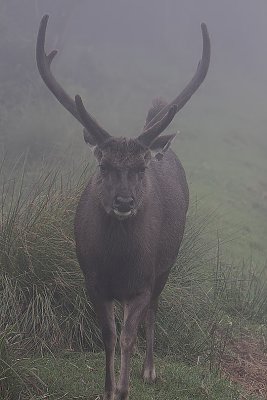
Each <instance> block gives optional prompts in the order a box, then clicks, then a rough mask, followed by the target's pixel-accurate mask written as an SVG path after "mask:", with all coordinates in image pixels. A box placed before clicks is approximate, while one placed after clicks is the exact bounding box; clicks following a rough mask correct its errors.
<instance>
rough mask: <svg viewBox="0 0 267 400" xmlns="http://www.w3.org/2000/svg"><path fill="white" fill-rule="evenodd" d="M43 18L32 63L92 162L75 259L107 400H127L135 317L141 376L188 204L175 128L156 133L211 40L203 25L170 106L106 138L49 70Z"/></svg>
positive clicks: (149, 368)
mask: <svg viewBox="0 0 267 400" xmlns="http://www.w3.org/2000/svg"><path fill="white" fill-rule="evenodd" d="M47 22H48V16H47V15H45V16H44V17H43V19H42V21H41V24H40V28H39V33H38V38H37V47H36V51H37V65H38V69H39V72H40V74H41V77H42V79H43V80H44V82H45V84H46V85H47V86H48V88H49V89H50V91H51V92H52V93H53V94H54V95H55V97H56V98H57V100H58V101H59V102H60V103H61V104H62V105H63V106H64V107H65V108H66V109H67V110H68V111H69V112H70V113H71V114H72V115H73V116H74V117H75V118H76V119H77V120H78V121H79V122H80V123H81V125H82V126H83V127H84V139H85V142H86V143H88V144H89V145H90V146H91V148H92V150H93V153H94V155H95V157H96V159H97V162H98V168H97V170H96V172H95V173H94V174H93V175H92V176H91V179H90V180H89V182H88V185H87V186H86V188H85V190H84V192H83V194H82V196H81V198H80V201H79V204H78V207H77V212H76V217H75V239H76V248H77V257H78V260H79V263H80V266H81V269H82V271H83V274H84V278H85V284H86V288H87V291H88V296H89V299H90V301H91V302H92V304H93V306H94V309H95V312H96V314H97V317H98V320H99V324H100V327H101V330H102V337H103V343H104V347H105V355H106V376H105V393H104V399H105V400H114V399H115V400H126V399H128V391H129V374H130V357H131V353H132V350H133V347H134V343H135V340H136V336H137V330H138V327H139V325H140V323H141V321H144V322H145V328H146V342H147V349H146V355H145V360H144V364H143V371H142V375H143V378H144V380H145V381H147V382H153V381H155V379H156V372H155V366H154V361H153V345H154V326H155V314H156V310H157V306H158V299H159V295H160V293H161V291H162V289H163V288H164V285H165V283H166V281H167V278H168V275H169V272H170V269H171V267H172V265H173V264H174V262H175V260H176V257H177V254H178V251H179V247H180V244H181V241H182V238H183V233H184V227H185V220H186V213H187V209H188V200H189V195H188V186H187V182H186V177H185V172H184V169H183V167H182V165H181V163H180V161H179V160H178V159H177V157H176V155H175V154H174V152H173V151H172V150H171V149H170V144H171V142H172V140H173V139H174V137H175V134H168V135H163V136H160V134H161V133H162V132H163V131H164V129H166V128H167V126H168V125H169V124H170V122H171V121H172V119H173V118H174V116H175V114H176V113H177V112H178V111H179V110H180V109H181V108H182V107H183V106H184V105H185V104H186V102H187V101H188V100H189V99H190V97H191V96H192V94H193V93H194V92H195V91H196V90H197V89H198V87H199V86H200V84H201V83H202V82H203V80H204V79H205V77H206V74H207V71H208V67H209V61H210V40H209V35H208V31H207V27H206V25H205V24H202V25H201V29H202V38H203V51H202V59H201V61H200V63H199V65H198V68H197V71H196V73H195V75H194V77H193V78H192V80H191V81H190V82H189V84H188V85H187V86H186V87H185V89H184V90H183V91H182V92H181V93H180V94H179V96H178V97H176V98H175V99H174V100H173V101H172V102H170V103H169V104H167V103H164V102H163V101H160V100H157V101H155V102H154V104H153V106H152V108H151V109H150V110H149V112H148V115H147V119H146V123H145V127H144V129H143V131H142V132H141V134H140V135H139V136H138V137H136V138H132V139H130V138H117V137H113V136H111V135H110V134H109V133H108V132H107V131H106V130H105V129H103V128H102V127H101V126H100V125H99V124H98V123H97V121H96V120H95V119H94V118H93V117H92V116H91V115H90V114H89V113H88V112H87V111H86V109H85V107H84V105H83V102H82V100H81V97H80V96H76V97H75V99H72V98H71V97H70V96H69V95H68V94H67V93H66V92H65V90H64V89H63V88H62V87H61V86H60V85H59V83H58V82H57V81H56V80H55V78H54V76H53V75H52V73H51V69H50V66H51V62H52V60H53V58H54V57H55V55H56V53H57V52H56V51H55V50H54V51H52V52H51V53H50V54H48V55H46V53H45V49H44V47H45V35H46V28H47ZM114 300H119V301H120V302H121V303H122V304H123V308H124V319H123V324H122V330H121V335H120V348H121V368H120V376H119V380H118V383H117V385H116V382H115V373H114V355H115V345H116V340H117V336H116V327H115V320H114V310H113V302H114Z"/></svg>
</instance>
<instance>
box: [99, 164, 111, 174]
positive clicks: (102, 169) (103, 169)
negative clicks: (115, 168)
mask: <svg viewBox="0 0 267 400" xmlns="http://www.w3.org/2000/svg"><path fill="white" fill-rule="evenodd" d="M99 168H100V172H101V174H103V175H106V174H107V173H108V171H109V169H110V168H109V167H108V165H106V164H99Z"/></svg>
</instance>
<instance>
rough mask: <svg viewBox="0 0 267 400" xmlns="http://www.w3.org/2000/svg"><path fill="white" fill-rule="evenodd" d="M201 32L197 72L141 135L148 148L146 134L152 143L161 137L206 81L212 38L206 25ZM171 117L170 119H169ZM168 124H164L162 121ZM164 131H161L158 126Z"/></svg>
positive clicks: (140, 138) (141, 139)
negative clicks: (200, 55)
mask: <svg viewBox="0 0 267 400" xmlns="http://www.w3.org/2000/svg"><path fill="white" fill-rule="evenodd" d="M201 31H202V39H203V50H202V58H201V61H200V62H199V64H198V67H197V71H196V73H195V75H194V76H193V78H192V79H191V81H190V82H189V83H188V85H187V86H186V87H185V88H184V90H183V91H182V92H181V93H180V94H179V96H177V97H176V98H175V99H174V100H173V101H171V102H170V103H169V104H167V105H166V106H165V107H163V108H162V109H161V110H160V111H159V112H158V113H157V114H156V115H155V116H154V117H153V118H152V119H151V120H150V121H149V122H148V124H147V125H146V126H145V130H144V131H143V132H142V133H141V135H140V136H139V137H138V140H140V141H141V142H145V144H146V145H147V146H149V144H151V143H152V142H151V141H150V139H149V138H145V136H146V134H148V133H149V136H150V138H152V141H153V140H154V139H155V138H156V137H157V136H158V135H160V134H161V133H162V132H163V130H164V129H166V128H167V126H168V125H169V123H170V122H171V121H172V119H173V117H174V115H175V114H176V113H177V112H178V111H180V110H181V108H182V107H183V106H184V105H185V104H186V103H187V102H188V100H189V99H190V98H191V96H192V95H193V94H194V93H195V91H196V90H197V89H198V88H199V86H200V85H201V83H202V82H203V81H204V79H205V77H206V75H207V72H208V69H209V64H210V38H209V33H208V29H207V26H206V24H204V23H202V24H201ZM174 105H175V106H176V111H175V113H174V114H173V111H171V110H173V108H172V107H173V106H174ZM169 112H170V114H169ZM168 116H169V117H168ZM163 120H164V121H165V122H168V121H169V122H168V123H167V124H166V123H162V124H161V121H163ZM159 123H160V126H161V127H162V128H163V129H159V126H158V124H159Z"/></svg>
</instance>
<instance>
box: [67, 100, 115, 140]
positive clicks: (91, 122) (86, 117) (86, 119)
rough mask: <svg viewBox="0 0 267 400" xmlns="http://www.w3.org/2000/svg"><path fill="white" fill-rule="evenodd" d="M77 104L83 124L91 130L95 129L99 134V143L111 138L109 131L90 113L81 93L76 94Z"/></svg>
mask: <svg viewBox="0 0 267 400" xmlns="http://www.w3.org/2000/svg"><path fill="white" fill-rule="evenodd" d="M75 104H76V108H77V111H78V113H79V116H80V119H81V121H82V124H83V126H84V127H85V128H86V129H87V130H88V131H89V132H92V131H94V132H95V133H96V134H97V136H98V139H99V143H104V142H105V141H106V140H107V139H109V138H110V135H109V133H108V132H106V131H105V130H104V129H103V128H101V127H100V126H99V125H98V123H97V122H96V120H95V119H94V118H93V117H92V116H91V115H90V114H89V112H88V111H87V110H86V108H85V107H84V104H83V101H82V99H81V97H80V96H79V95H76V96H75Z"/></svg>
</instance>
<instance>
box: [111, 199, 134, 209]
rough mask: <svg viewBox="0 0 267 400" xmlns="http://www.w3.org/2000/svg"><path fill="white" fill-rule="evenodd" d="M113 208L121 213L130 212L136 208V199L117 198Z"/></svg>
mask: <svg viewBox="0 0 267 400" xmlns="http://www.w3.org/2000/svg"><path fill="white" fill-rule="evenodd" d="M113 207H114V208H116V209H117V210H119V211H120V212H127V211H130V210H132V209H133V207H134V199H133V198H132V197H122V196H116V197H115V199H114V201H113Z"/></svg>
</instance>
